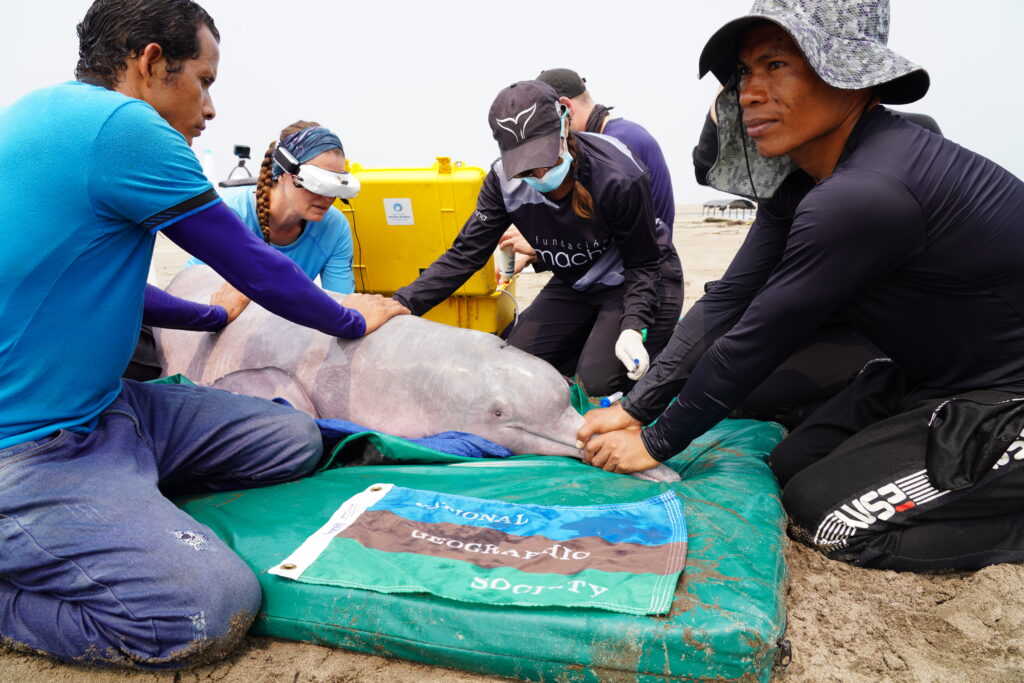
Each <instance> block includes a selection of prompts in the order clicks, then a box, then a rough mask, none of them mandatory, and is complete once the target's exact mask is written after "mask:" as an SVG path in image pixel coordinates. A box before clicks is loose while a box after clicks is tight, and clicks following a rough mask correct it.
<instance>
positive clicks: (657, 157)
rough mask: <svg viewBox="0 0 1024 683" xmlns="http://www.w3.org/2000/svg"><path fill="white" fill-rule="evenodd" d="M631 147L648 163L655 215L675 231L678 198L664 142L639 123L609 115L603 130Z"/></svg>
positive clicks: (634, 153)
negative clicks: (673, 226) (612, 117)
mask: <svg viewBox="0 0 1024 683" xmlns="http://www.w3.org/2000/svg"><path fill="white" fill-rule="evenodd" d="M602 132H603V133H604V134H605V135H609V136H611V137H613V138H615V139H616V140H619V141H621V142H622V143H624V144H625V145H626V147H629V151H631V152H632V153H633V156H635V157H636V158H637V159H639V160H640V161H642V162H643V163H644V166H646V167H647V171H648V173H649V174H650V177H651V197H652V198H653V199H654V215H655V216H657V217H658V218H660V219H661V222H662V223H664V224H665V227H667V228H668V229H669V232H671V231H672V222H673V221H675V219H676V199H675V197H674V196H673V194H672V176H671V174H670V173H669V172H668V164H666V163H665V155H664V154H663V153H662V151H661V145H659V144H658V141H657V140H655V139H654V136H652V135H651V134H650V133H648V132H647V129H646V128H644V127H643V126H641V125H640V124H639V123H633V122H632V121H627V120H626V119H609V120H608V123H606V124H605V125H604V130H603V131H602Z"/></svg>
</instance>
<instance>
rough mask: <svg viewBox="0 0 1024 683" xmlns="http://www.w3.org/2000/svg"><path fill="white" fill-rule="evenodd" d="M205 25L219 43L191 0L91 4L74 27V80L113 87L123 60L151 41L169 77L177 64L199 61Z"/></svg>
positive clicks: (105, 0) (207, 18)
mask: <svg viewBox="0 0 1024 683" xmlns="http://www.w3.org/2000/svg"><path fill="white" fill-rule="evenodd" d="M202 26H206V27H207V28H209V29H210V33H212V34H213V37H214V39H215V40H216V41H217V42H220V33H219V32H218V31H217V27H216V25H214V23H213V18H212V17H211V16H210V15H209V14H207V13H206V10H204V9H203V8H202V7H200V6H199V5H197V4H196V3H194V2H192V0H96V2H94V3H93V4H92V7H90V8H89V11H88V12H86V13H85V18H84V19H82V23H80V24H79V25H78V29H77V30H78V65H77V66H76V67H75V78H78V79H80V80H81V79H83V78H91V79H94V80H97V81H99V82H101V83H103V84H104V85H106V86H107V87H111V88H112V87H114V85H115V84H116V83H117V79H118V76H119V74H120V73H121V72H122V71H123V70H124V69H125V68H126V66H127V62H128V60H129V59H133V58H135V57H138V56H139V55H141V54H142V51H143V50H144V49H145V48H146V46H147V45H149V44H150V43H157V44H158V45H159V46H160V47H161V48H162V49H163V53H164V57H165V58H166V59H167V74H168V78H170V77H171V76H172V75H173V74H175V73H177V72H179V71H181V69H182V68H183V62H185V61H188V60H190V59H198V57H199V51H200V48H199V29H200V27H202Z"/></svg>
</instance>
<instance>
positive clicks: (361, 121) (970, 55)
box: [0, 0, 1024, 204]
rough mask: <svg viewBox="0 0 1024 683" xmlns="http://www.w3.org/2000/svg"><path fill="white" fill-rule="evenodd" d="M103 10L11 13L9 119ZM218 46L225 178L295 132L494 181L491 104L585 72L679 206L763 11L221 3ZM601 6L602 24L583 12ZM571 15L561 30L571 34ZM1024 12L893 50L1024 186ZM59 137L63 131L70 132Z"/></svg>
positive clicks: (941, 22)
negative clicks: (726, 72) (528, 83)
mask: <svg viewBox="0 0 1024 683" xmlns="http://www.w3.org/2000/svg"><path fill="white" fill-rule="evenodd" d="M89 4H90V2H89V1H88V0H36V1H35V2H25V1H24V0H0V8H2V16H0V19H2V21H0V64H3V68H4V78H3V83H4V92H3V93H2V94H0V106H2V105H5V104H9V103H10V102H11V101H13V100H14V99H16V98H17V97H19V96H20V95H21V94H23V93H25V92H28V91H29V90H32V89H34V88H37V87H41V86H45V85H49V84H51V83H55V82H58V81H61V80H66V79H69V78H72V77H73V71H74V66H75V62H76V61H77V47H78V46H77V38H76V36H75V26H76V24H77V23H78V22H79V21H80V20H81V18H82V16H83V15H84V14H85V11H86V9H87V8H88V6H89ZM200 4H202V5H203V6H204V7H205V8H206V9H207V11H209V12H210V14H211V15H212V16H213V18H214V21H215V22H216V23H217V27H218V29H219V30H220V33H221V62H220V74H219V77H218V79H217V83H216V84H215V85H214V89H213V96H214V104H215V105H216V108H217V118H216V119H215V120H214V121H213V122H212V123H211V124H210V126H209V127H208V128H207V130H206V132H205V133H204V134H203V136H202V137H201V138H197V139H196V141H195V143H194V145H193V148H194V149H195V150H196V152H197V154H199V155H202V154H203V152H204V151H205V150H207V149H210V150H212V151H213V154H214V159H215V165H216V169H217V172H218V174H219V175H225V174H226V173H227V172H228V171H229V170H230V169H231V167H232V166H233V165H234V158H233V157H232V156H231V151H232V147H233V146H234V145H235V144H245V145H249V146H251V147H252V148H253V155H254V157H257V159H254V162H256V163H258V158H259V157H262V154H263V151H264V150H265V149H266V145H267V143H268V142H269V141H270V140H272V139H275V138H276V137H277V135H278V133H279V131H280V129H281V128H283V127H284V126H285V125H287V124H289V123H291V122H292V121H293V120H295V119H299V118H304V119H311V120H316V121H319V122H320V123H322V124H323V125H326V126H328V127H329V128H331V129H332V130H334V131H335V132H336V133H338V135H339V136H340V137H341V139H342V141H343V143H344V144H345V148H346V152H347V153H348V156H349V158H350V159H351V160H353V161H357V162H359V163H361V164H362V165H363V166H367V167H394V166H399V167H417V166H429V165H430V164H431V163H433V160H434V157H436V156H450V157H453V158H454V159H461V160H464V161H465V162H466V163H467V164H470V165H477V166H483V167H486V166H487V165H488V164H489V163H490V162H491V161H492V160H493V158H494V157H495V156H497V147H496V145H495V143H494V140H493V139H492V138H491V135H490V130H489V128H488V126H487V121H486V115H487V110H488V107H489V106H490V103H491V100H492V99H493V98H494V95H495V94H496V93H497V92H498V91H499V90H500V89H501V88H502V87H504V86H506V85H508V84H509V83H511V82H513V81H516V80H522V79H525V78H533V77H535V76H536V75H537V73H538V72H539V71H540V70H541V69H545V68H552V67H562V66H565V67H570V68H574V69H576V70H577V71H578V72H579V73H580V74H581V75H583V76H585V77H586V78H587V83H588V86H589V88H590V91H591V94H592V95H593V96H594V98H595V99H596V100H597V101H598V102H601V103H603V104H606V105H609V106H612V105H614V106H615V110H614V112H613V113H615V114H620V115H622V116H625V117H626V118H629V119H631V120H634V121H636V122H638V123H641V124H642V125H644V126H645V127H646V128H647V129H648V130H649V131H650V132H651V133H652V134H653V135H654V136H655V137H656V138H657V139H658V141H659V142H660V143H661V146H662V149H663V150H664V152H665V156H666V158H667V159H668V163H669V168H670V170H671V172H672V177H673V181H674V187H675V195H676V201H677V203H679V204H685V203H697V202H700V201H703V200H705V199H708V198H710V197H714V196H719V193H717V192H715V191H714V190H709V189H707V188H701V187H700V186H698V185H697V184H696V183H695V182H694V179H693V169H692V165H691V162H690V152H691V149H692V148H693V145H694V143H695V141H696V138H697V135H698V133H699V131H700V127H701V125H702V123H703V119H704V114H705V112H706V110H707V106H708V103H709V102H710V99H711V97H712V95H713V94H714V92H715V88H716V82H715V81H714V79H713V77H711V76H709V77H707V78H705V79H704V80H703V81H698V80H697V58H698V55H699V54H700V51H701V48H702V47H703V46H704V42H705V41H706V40H707V39H708V38H709V37H710V36H711V34H712V33H713V32H714V31H715V30H716V29H717V28H719V27H720V26H721V25H722V24H723V23H725V22H726V21H728V20H730V19H733V18H735V17H737V16H740V15H743V14H745V13H746V12H747V10H748V9H749V7H750V2H749V1H748V0H713V1H712V0H708V1H704V0H701V1H700V2H694V1H690V0H675V1H672V0H629V1H627V2H611V1H606V0H591V1H590V2H588V3H565V4H562V3H552V2H541V1H539V0H521V1H520V2H514V3H510V2H492V1H488V0H450V1H448V0H435V1H434V2H422V1H421V2H414V1H412V0H400V1H389V0H364V1H362V2H353V1H352V0H291V2H288V3H285V2H282V1H281V0H276V1H275V2H270V1H269V0H206V1H205V2H200ZM582 7H586V8H587V12H586V13H585V14H584V13H580V12H574V11H573V9H574V8H582ZM560 17H561V19H560ZM1022 30H1024V1H1022V0H974V1H973V2H963V1H962V0H960V1H957V2H954V1H953V0H894V1H893V3H892V26H891V30H890V41H889V44H890V46H891V47H892V48H893V49H895V50H896V51H898V52H900V53H901V54H903V55H904V56H905V57H907V58H908V59H910V60H911V61H914V62H916V63H917V64H920V65H921V66H923V67H925V68H926V69H927V70H928V71H929V73H930V75H931V79H932V87H931V91H930V92H929V94H928V95H927V96H926V97H925V98H924V99H923V100H921V101H919V102H917V103H915V104H913V105H909V106H907V107H905V108H906V109H908V110H910V111H920V112H924V113H927V114H930V115H932V116H933V117H934V118H935V119H936V120H937V121H938V122H939V124H940V125H941V126H942V128H943V131H944V133H945V134H946V136H947V137H948V138H950V139H952V140H955V141H956V142H958V143H960V144H962V145H964V146H965V147H968V148H970V149H973V150H975V151H977V152H980V153H982V154H984V155H985V156H988V157H989V158H991V159H993V160H994V161H996V162H997V163H999V164H1001V165H1002V166H1004V167H1006V168H1008V169H1009V170H1010V171H1012V172H1014V173H1015V174H1016V175H1017V176H1024V135H1022V134H1021V131H1020V130H1018V127H1017V123H1016V115H1017V114H1018V113H1019V112H1021V111H1022V109H1024V88H1022V85H1021V81H1022V77H1021V66H1022V64H1024V40H1022V39H1021V31H1022ZM55 133H56V134H59V132H57V131H55Z"/></svg>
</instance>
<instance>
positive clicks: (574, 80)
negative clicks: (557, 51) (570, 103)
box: [537, 69, 587, 97]
mask: <svg viewBox="0 0 1024 683" xmlns="http://www.w3.org/2000/svg"><path fill="white" fill-rule="evenodd" d="M537 80H538V81H543V82H544V83H547V84H548V85H550V86H551V87H552V88H554V89H555V92H557V93H558V96H559V97H576V96H577V95H579V94H581V93H583V92H584V91H585V90H586V89H587V79H585V78H580V75H579V74H578V73H576V72H575V71H573V70H572V69H545V70H544V71H541V72H540V74H539V75H538V76H537Z"/></svg>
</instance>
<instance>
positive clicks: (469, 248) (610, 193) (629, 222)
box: [395, 133, 682, 330]
mask: <svg viewBox="0 0 1024 683" xmlns="http://www.w3.org/2000/svg"><path fill="white" fill-rule="evenodd" d="M576 150H577V159H576V160H575V163H576V164H577V169H576V173H577V177H578V179H579V181H580V182H581V183H582V184H583V186H584V187H586V188H587V190H588V191H589V192H590V194H591V196H592V197H593V199H594V217H593V218H580V217H579V216H577V215H576V214H575V212H574V211H573V209H572V194H571V193H570V195H569V196H567V197H565V198H564V199H562V200H560V201H557V202H556V201H552V200H550V199H548V198H546V197H545V196H544V195H542V194H541V193H540V192H538V191H537V190H535V189H533V188H532V187H530V186H529V185H527V184H526V183H524V182H523V181H521V180H517V179H511V180H508V179H506V178H505V174H504V171H503V169H502V166H501V161H500V160H498V161H495V162H494V164H493V165H492V166H491V170H490V171H489V172H488V173H487V177H486V178H484V184H483V187H482V188H481V190H480V196H479V198H478V199H477V207H476V211H475V212H474V214H473V215H472V216H471V217H470V219H469V220H468V221H466V224H465V225H464V226H463V228H462V230H461V231H460V232H459V234H458V236H457V237H456V238H455V241H454V243H453V244H452V247H451V248H450V249H449V250H448V251H447V252H445V253H444V254H442V255H441V256H440V257H439V258H438V259H437V260H436V261H434V263H433V264H431V266H430V267H429V268H427V270H425V271H424V272H423V273H422V274H421V275H420V276H419V277H418V278H417V279H416V281H415V282H413V283H411V284H409V285H408V286H406V287H403V288H401V289H399V290H398V291H397V292H396V293H395V298H396V299H398V300H399V301H401V302H402V303H403V304H405V305H406V306H407V307H408V308H409V310H411V311H412V312H413V313H414V314H416V315H422V314H423V313H426V312H427V311H429V310H430V309H431V308H433V307H434V306H436V305H437V304H439V303H440V302H441V301H443V300H444V299H445V298H446V297H448V296H450V295H451V294H452V292H454V291H455V290H456V289H458V288H459V286H461V285H462V283H464V282H465V281H466V280H467V279H468V278H469V276H470V275H472V274H473V273H474V272H476V271H477V270H479V269H480V268H481V267H482V266H483V265H484V263H486V262H487V259H488V257H490V255H491V253H492V252H493V251H494V248H495V247H496V246H497V244H498V240H499V239H501V236H502V235H503V234H504V232H505V230H506V228H508V227H509V225H511V224H512V223H515V225H516V227H517V228H519V231H520V232H521V233H522V235H523V237H524V238H526V241H527V242H529V243H530V245H531V246H532V247H533V248H534V249H536V251H537V257H538V258H539V259H540V260H541V261H542V262H543V263H544V264H545V265H547V266H548V267H549V268H550V269H551V271H552V273H553V275H554V277H557V278H559V279H560V280H562V281H564V282H565V283H567V284H569V285H572V284H573V283H575V282H576V281H577V280H579V279H580V278H581V277H582V276H583V275H584V274H585V273H586V272H587V271H588V270H590V268H591V266H593V265H594V263H595V262H596V261H597V260H598V259H599V258H600V257H601V255H602V254H603V253H604V252H606V251H608V250H609V249H611V248H613V247H614V248H618V250H619V253H620V255H621V257H622V262H623V266H624V270H623V275H624V276H625V282H624V283H623V286H624V287H625V298H624V305H623V315H622V319H621V322H620V329H623V330H627V329H634V330H640V329H643V328H645V327H647V326H649V325H650V324H651V323H653V322H654V314H655V311H656V309H657V306H658V294H657V288H656V286H655V283H656V282H657V281H658V279H659V278H660V277H662V276H664V277H673V278H676V279H679V278H681V277H682V270H681V266H680V265H679V257H678V256H677V255H676V253H675V249H674V248H673V247H672V244H671V239H670V238H669V236H668V231H667V230H666V229H665V227H664V226H661V225H660V224H659V225H658V227H657V228H656V227H655V220H654V205H653V202H652V199H651V189H650V183H649V180H648V175H647V170H646V169H645V168H643V166H642V165H640V164H638V163H637V162H636V161H634V160H633V157H632V155H631V154H630V152H629V150H628V149H627V148H626V147H625V146H624V145H622V144H621V143H619V142H618V141H615V140H612V139H611V138H608V137H606V136H602V135H595V134H591V133H577V134H576Z"/></svg>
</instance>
